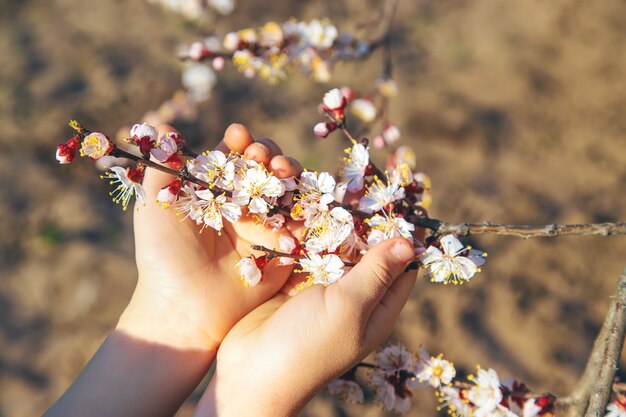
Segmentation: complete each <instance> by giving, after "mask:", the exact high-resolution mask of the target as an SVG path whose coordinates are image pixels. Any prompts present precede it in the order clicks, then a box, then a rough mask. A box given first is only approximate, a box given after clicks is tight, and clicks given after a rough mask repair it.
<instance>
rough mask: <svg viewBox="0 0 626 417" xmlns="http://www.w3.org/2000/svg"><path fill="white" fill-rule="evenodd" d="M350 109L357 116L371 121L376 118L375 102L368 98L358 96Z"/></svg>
mask: <svg viewBox="0 0 626 417" xmlns="http://www.w3.org/2000/svg"><path fill="white" fill-rule="evenodd" d="M350 111H351V112H352V114H354V115H355V116H356V117H358V118H359V119H361V120H362V121H364V122H365V123H369V122H371V121H372V120H374V119H375V118H376V106H375V105H374V102H373V101H372V100H370V99H367V98H357V99H356V100H354V101H352V102H351V103H350Z"/></svg>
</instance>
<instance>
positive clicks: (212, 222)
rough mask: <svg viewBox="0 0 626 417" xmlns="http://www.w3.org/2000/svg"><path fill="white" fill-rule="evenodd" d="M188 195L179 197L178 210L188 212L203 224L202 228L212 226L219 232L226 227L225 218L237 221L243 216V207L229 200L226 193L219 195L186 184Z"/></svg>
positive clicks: (187, 215) (188, 214)
mask: <svg viewBox="0 0 626 417" xmlns="http://www.w3.org/2000/svg"><path fill="white" fill-rule="evenodd" d="M183 191H184V192H185V194H186V196H185V197H182V198H179V200H178V202H177V203H176V210H177V212H178V213H179V214H186V216H185V218H187V217H189V218H190V219H192V220H194V221H195V222H196V224H199V225H200V224H201V225H202V229H201V230H204V228H205V227H207V226H208V227H211V228H213V229H215V230H216V231H217V232H218V233H219V232H221V230H222V228H223V227H224V222H223V218H226V220H228V221H229V222H236V221H237V220H239V217H241V207H239V206H238V205H236V204H234V203H232V202H229V201H228V199H227V198H226V196H225V195H224V194H220V195H218V196H217V197H216V196H215V195H214V194H213V193H212V192H211V190H207V189H202V190H200V189H198V188H196V187H191V186H188V185H187V186H185V187H184V188H183Z"/></svg>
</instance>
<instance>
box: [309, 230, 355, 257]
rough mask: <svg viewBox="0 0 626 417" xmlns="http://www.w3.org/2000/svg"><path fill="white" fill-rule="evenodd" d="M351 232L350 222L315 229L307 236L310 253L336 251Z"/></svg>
mask: <svg viewBox="0 0 626 417" xmlns="http://www.w3.org/2000/svg"><path fill="white" fill-rule="evenodd" d="M350 232H352V226H351V225H349V224H341V225H337V227H326V228H322V229H321V230H314V231H313V232H312V233H311V234H309V235H308V236H307V239H306V241H305V247H306V250H307V252H310V253H320V252H324V251H326V252H334V251H336V250H337V248H338V247H339V246H340V245H341V244H342V243H343V242H344V241H345V240H346V239H347V238H348V236H349V235H350Z"/></svg>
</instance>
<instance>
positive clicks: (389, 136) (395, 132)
mask: <svg viewBox="0 0 626 417" xmlns="http://www.w3.org/2000/svg"><path fill="white" fill-rule="evenodd" d="M383 139H385V143H387V145H391V144H393V143H395V142H397V141H399V140H400V129H398V126H396V125H392V124H391V123H387V126H385V129H384V130H383Z"/></svg>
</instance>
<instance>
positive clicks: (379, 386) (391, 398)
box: [370, 370, 411, 413]
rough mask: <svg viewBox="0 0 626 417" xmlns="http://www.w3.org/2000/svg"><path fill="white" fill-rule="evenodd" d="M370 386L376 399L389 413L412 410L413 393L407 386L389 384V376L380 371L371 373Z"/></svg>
mask: <svg viewBox="0 0 626 417" xmlns="http://www.w3.org/2000/svg"><path fill="white" fill-rule="evenodd" d="M370 384H371V385H372V388H373V389H374V392H375V393H376V399H377V400H378V401H379V402H380V404H381V405H382V406H383V407H384V408H385V409H386V410H388V411H392V412H396V413H406V412H407V411H409V409H410V408H411V392H410V391H409V390H408V389H406V386H402V387H399V388H400V389H399V390H398V389H397V387H395V386H394V385H392V384H390V383H389V380H388V378H387V375H386V374H385V373H384V372H382V371H379V370H374V371H372V372H371V373H370Z"/></svg>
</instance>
